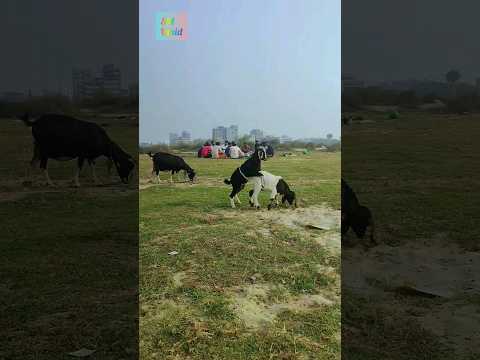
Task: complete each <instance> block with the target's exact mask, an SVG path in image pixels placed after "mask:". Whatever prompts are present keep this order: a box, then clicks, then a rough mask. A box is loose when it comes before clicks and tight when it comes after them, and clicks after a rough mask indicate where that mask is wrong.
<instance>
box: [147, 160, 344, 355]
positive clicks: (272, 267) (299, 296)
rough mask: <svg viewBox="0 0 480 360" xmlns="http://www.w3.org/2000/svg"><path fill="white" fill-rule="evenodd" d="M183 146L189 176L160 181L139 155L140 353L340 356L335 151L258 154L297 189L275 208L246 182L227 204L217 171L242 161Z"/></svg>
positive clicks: (267, 166)
mask: <svg viewBox="0 0 480 360" xmlns="http://www.w3.org/2000/svg"><path fill="white" fill-rule="evenodd" d="M182 156H185V158H186V160H187V162H188V163H189V164H190V166H192V167H193V168H194V169H195V170H196V172H197V174H198V180H197V181H196V183H195V184H193V185H192V184H186V183H182V182H176V183H174V184H170V183H169V175H168V174H166V173H164V174H163V175H162V177H161V179H162V181H161V183H160V184H156V183H155V182H153V181H152V180H151V169H152V164H151V160H150V158H149V157H148V156H146V155H141V156H140V189H141V191H140V355H141V358H142V359H232V360H235V359H245V360H246V359H249V360H250V359H339V358H340V278H339V275H340V253H339V247H340V237H339V218H340V215H339V206H340V192H339V190H340V153H312V154H311V155H302V154H299V155H298V156H296V157H289V158H285V157H279V156H277V157H275V158H273V159H269V160H268V161H266V162H263V165H262V168H263V169H264V170H267V171H270V172H272V173H274V174H279V175H282V176H283V177H284V178H285V179H286V180H287V182H288V183H290V184H291V185H292V187H293V189H294V190H295V191H296V192H297V194H298V197H299V198H300V199H301V201H300V203H301V207H300V208H298V209H296V210H291V209H273V210H271V211H268V210H266V205H267V203H268V195H267V194H264V193H262V194H261V197H260V202H261V204H263V208H262V209H261V210H258V211H257V210H254V209H252V208H250V206H249V205H248V201H247V191H245V190H244V191H243V192H242V193H240V199H241V200H242V204H241V205H240V206H239V207H238V208H237V209H231V208H230V205H229V200H228V193H229V192H230V189H231V188H229V187H228V186H226V185H225V184H223V179H224V178H228V177H230V174H231V173H232V172H233V170H234V169H235V168H236V167H238V166H239V165H240V164H241V162H242V161H241V160H212V159H197V158H194V157H193V155H187V154H182ZM247 189H249V187H247ZM319 223H320V224H322V226H324V229H326V230H315V229H311V228H309V227H308V225H315V224H319ZM172 251H175V252H178V254H176V255H169V253H171V252H172Z"/></svg>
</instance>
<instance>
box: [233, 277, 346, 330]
mask: <svg viewBox="0 0 480 360" xmlns="http://www.w3.org/2000/svg"><path fill="white" fill-rule="evenodd" d="M271 289H273V286H272V285H268V284H252V285H247V286H242V287H236V288H233V289H231V290H230V291H228V292H227V294H228V295H229V296H230V299H231V301H232V304H233V305H232V307H233V310H234V312H235V313H236V314H237V316H238V318H239V319H240V320H242V321H243V322H244V323H245V325H246V326H247V327H250V328H259V327H262V326H265V325H268V324H269V323H272V322H273V321H275V318H276V316H277V315H278V314H280V313H281V312H282V311H285V310H290V311H294V312H297V311H307V310H309V309H311V308H315V307H320V306H331V305H333V304H334V303H335V302H336V301H337V299H334V298H329V297H326V296H324V295H321V294H312V295H302V296H298V297H291V296H289V297H288V299H287V300H286V301H284V302H279V303H274V304H268V302H267V295H268V292H269V291H270V290H271ZM330 297H331V296H330Z"/></svg>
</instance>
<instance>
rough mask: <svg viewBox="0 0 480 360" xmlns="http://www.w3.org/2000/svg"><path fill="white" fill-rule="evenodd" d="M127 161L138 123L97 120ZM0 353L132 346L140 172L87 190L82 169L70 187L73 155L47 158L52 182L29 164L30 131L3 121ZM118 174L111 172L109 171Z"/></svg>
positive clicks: (37, 354) (45, 355)
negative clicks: (124, 181)
mask: <svg viewBox="0 0 480 360" xmlns="http://www.w3.org/2000/svg"><path fill="white" fill-rule="evenodd" d="M98 121H99V122H100V123H108V124H109V125H108V126H107V127H106V130H107V132H108V133H109V135H110V136H111V137H112V138H113V139H114V140H115V141H117V142H118V143H119V144H120V145H121V146H122V147H123V148H124V149H125V150H126V151H127V152H129V153H130V154H132V155H133V156H134V157H135V156H136V152H137V138H138V135H137V134H138V127H137V124H136V122H132V121H127V120H117V119H106V118H101V119H98ZM0 151H1V153H2V162H1V164H0V174H1V179H0V229H1V231H2V235H1V236H0V257H1V261H0V299H1V300H0V313H1V314H2V315H1V316H0V325H1V326H0V338H1V341H0V343H1V346H0V358H2V359H10V358H22V359H63V358H70V357H69V356H67V353H69V352H73V351H77V350H79V349H81V348H87V349H91V350H96V352H95V353H94V354H93V355H92V356H90V357H89V358H90V359H120V358H129V357H132V356H134V355H133V354H135V353H136V352H137V330H138V329H137V325H136V323H135V321H136V319H137V315H138V310H137V309H138V304H137V296H136V295H137V289H138V285H137V284H138V278H137V259H138V190H137V178H138V177H137V176H135V177H134V179H133V182H132V183H131V184H129V185H124V184H121V183H120V179H119V178H118V176H116V174H115V176H114V177H112V178H111V179H110V178H107V173H106V169H105V163H104V161H98V164H97V169H98V172H97V174H98V175H99V177H100V178H101V180H102V181H103V183H104V185H103V186H94V185H93V181H92V180H91V176H90V172H89V169H88V165H87V166H85V168H84V170H83V172H82V175H81V177H80V182H81V184H82V187H81V188H78V189H77V188H74V187H73V186H72V182H71V179H72V178H73V172H74V168H75V166H76V163H75V161H68V162H57V161H54V160H50V161H49V171H50V176H51V178H52V180H53V181H54V183H56V185H57V186H56V187H54V188H50V187H46V186H45V179H44V178H43V177H42V176H40V171H39V170H36V171H35V172H34V173H33V175H34V182H33V184H31V185H28V186H24V185H23V184H24V180H27V179H26V178H25V174H26V171H27V169H28V164H27V162H28V161H29V160H30V158H31V156H32V135H31V129H30V128H27V127H26V126H24V125H23V123H21V122H19V121H16V120H12V119H0ZM113 172H115V170H113Z"/></svg>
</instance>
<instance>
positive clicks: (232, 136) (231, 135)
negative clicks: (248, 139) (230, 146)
mask: <svg viewBox="0 0 480 360" xmlns="http://www.w3.org/2000/svg"><path fill="white" fill-rule="evenodd" d="M227 140H228V141H238V126H237V125H232V126H230V127H229V128H227Z"/></svg>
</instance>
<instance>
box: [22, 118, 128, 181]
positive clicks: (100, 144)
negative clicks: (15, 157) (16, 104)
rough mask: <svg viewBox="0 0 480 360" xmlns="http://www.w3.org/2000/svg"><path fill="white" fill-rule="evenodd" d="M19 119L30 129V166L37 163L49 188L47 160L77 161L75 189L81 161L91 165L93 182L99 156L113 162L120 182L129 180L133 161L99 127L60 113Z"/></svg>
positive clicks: (81, 164)
mask: <svg viewBox="0 0 480 360" xmlns="http://www.w3.org/2000/svg"><path fill="white" fill-rule="evenodd" d="M20 119H21V120H23V122H24V123H25V125H27V126H29V127H31V128H32V135H33V138H34V154H33V158H32V161H31V162H30V164H31V166H32V167H33V166H35V165H36V164H37V163H38V162H40V168H41V169H42V170H43V171H44V173H45V177H46V179H47V183H48V184H49V185H53V182H52V180H51V179H50V176H49V175H48V169H47V162H48V159H55V160H72V159H78V160H77V165H78V166H77V169H76V172H75V177H74V182H75V185H76V186H80V183H79V180H78V177H79V175H80V171H81V169H82V167H83V163H84V162H85V160H87V161H88V163H89V165H90V166H91V168H92V175H93V178H94V180H95V182H97V178H96V175H95V168H94V165H95V159H96V158H98V157H99V156H105V157H107V158H108V159H109V160H110V161H113V163H114V164H115V167H116V168H117V172H118V175H119V176H120V179H121V180H122V182H123V183H128V181H129V180H130V175H131V174H132V170H133V169H134V167H135V161H134V160H133V158H132V157H131V156H130V155H128V154H127V153H126V152H124V151H123V150H122V149H121V148H120V146H118V145H117V144H116V143H115V142H113V141H112V140H111V139H110V138H109V137H108V135H107V133H106V132H105V130H104V129H102V128H101V127H100V126H99V125H97V124H94V123H92V122H88V121H83V120H78V119H75V118H73V117H71V116H66V115H60V114H45V115H42V116H40V117H39V118H38V119H36V120H35V121H32V120H30V119H29V114H28V113H27V114H25V115H23V116H21V117H20Z"/></svg>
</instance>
